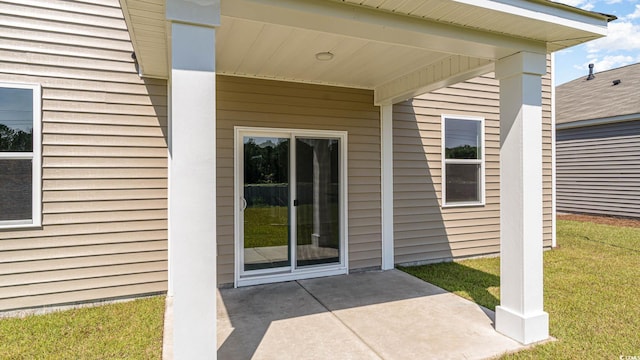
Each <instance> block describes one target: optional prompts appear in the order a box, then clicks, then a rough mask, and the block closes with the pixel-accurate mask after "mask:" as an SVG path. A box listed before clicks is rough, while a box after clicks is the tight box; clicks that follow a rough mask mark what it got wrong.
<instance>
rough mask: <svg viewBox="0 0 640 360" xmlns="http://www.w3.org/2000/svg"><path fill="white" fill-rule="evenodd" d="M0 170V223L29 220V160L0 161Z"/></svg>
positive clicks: (30, 201) (30, 173)
mask: <svg viewBox="0 0 640 360" xmlns="http://www.w3.org/2000/svg"><path fill="white" fill-rule="evenodd" d="M0 169H2V171H0V221H3V220H24V219H31V212H32V206H33V205H32V200H31V199H32V197H33V194H32V187H31V181H32V180H31V177H32V162H31V159H28V160H4V159H0Z"/></svg>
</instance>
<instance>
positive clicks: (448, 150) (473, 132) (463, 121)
mask: <svg viewBox="0 0 640 360" xmlns="http://www.w3.org/2000/svg"><path fill="white" fill-rule="evenodd" d="M483 123H484V121H483V119H482V118H477V119H476V118H455V117H452V118H449V117H445V116H443V130H444V131H443V142H442V144H443V149H442V154H443V162H444V168H443V170H444V171H443V177H444V179H443V185H444V186H443V194H442V195H443V204H444V205H480V204H482V203H484V199H483V196H484V195H483V193H484V191H483V189H484V178H483V173H484V172H483V166H484V161H483V160H484V159H483V156H484V155H483V154H482V151H483V150H482V149H483Z"/></svg>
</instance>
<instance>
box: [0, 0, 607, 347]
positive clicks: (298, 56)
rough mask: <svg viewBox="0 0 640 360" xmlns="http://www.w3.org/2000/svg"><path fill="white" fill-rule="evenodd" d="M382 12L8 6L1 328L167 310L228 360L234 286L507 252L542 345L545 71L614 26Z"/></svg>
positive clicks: (384, 7) (155, 4)
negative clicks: (17, 319) (225, 291)
mask: <svg viewBox="0 0 640 360" xmlns="http://www.w3.org/2000/svg"><path fill="white" fill-rule="evenodd" d="M375 4H377V5H375V6H373V5H371V6H370V5H369V2H367V1H365V2H363V1H355V0H345V1H327V0H295V1H293V0H280V1H277V0H261V1H256V0H222V1H219V0H218V1H216V0H208V1H192V0H120V1H117V0H99V1H84V0H77V1H56V0H32V1H29V2H23V1H14V0H0V13H2V16H1V17H0V36H1V37H2V39H3V40H2V42H0V57H1V60H0V61H1V63H0V95H1V96H0V109H1V110H2V111H0V114H2V115H0V116H1V117H0V124H3V125H5V127H3V128H2V130H0V131H1V132H0V134H1V136H2V138H1V139H2V141H3V142H2V143H0V144H2V145H0V146H2V148H0V169H1V171H0V199H3V201H2V205H0V310H3V311H4V310H13V309H21V308H30V307H40V306H48V305H56V304H65V303H75V302H82V301H93V300H98V299H107V298H118V297H131V296H137V295H141V294H149V293H159V292H165V291H167V292H168V294H169V296H172V297H173V304H174V305H173V306H174V307H173V311H174V329H173V333H174V341H173V344H174V352H175V353H174V354H175V355H176V357H177V358H180V359H183V358H184V359H187V358H210V357H214V356H215V349H216V347H215V346H214V342H215V338H216V337H215V336H216V335H215V329H216V305H215V304H216V303H215V292H216V287H217V286H228V285H235V286H245V285H251V284H259V283H268V282H277V281H286V280H294V279H301V278H309V277H317V276H329V275H337V274H346V273H348V272H350V271H361V270H366V269H383V270H387V269H392V268H393V267H394V266H395V264H405V263H422V262H435V261H445V260H451V259H457V258H464V257H470V256H480V255H495V254H498V253H500V254H501V261H502V270H503V271H502V275H501V292H502V293H501V305H500V306H499V307H498V308H497V311H496V329H497V330H498V331H500V332H502V333H504V334H506V335H508V336H510V337H512V338H514V339H516V340H518V341H520V342H523V343H531V342H535V341H539V340H543V339H546V338H547V337H548V315H547V314H546V313H545V312H544V310H543V306H542V294H543V291H542V250H543V246H546V247H549V246H550V245H551V242H552V237H553V213H552V203H551V201H552V196H551V194H552V188H551V184H552V166H551V152H552V146H551V145H552V142H551V133H552V128H551V106H552V104H551V81H550V76H549V74H548V69H549V65H550V64H549V62H548V57H549V56H548V55H549V54H550V53H551V52H553V51H556V50H560V49H563V48H566V47H570V46H573V45H577V44H579V43H582V42H584V41H587V40H589V39H595V38H598V37H601V36H604V35H605V34H606V29H607V22H608V21H610V20H611V19H612V17H610V16H606V15H602V14H598V13H593V12H588V11H583V10H580V9H576V8H573V7H569V6H565V5H561V4H557V3H554V2H546V1H542V2H541V1H512V2H509V3H504V2H498V1H482V2H480V1H479V2H473V1H472V2H468V3H465V2H457V1H441V0H439V1H436V2H433V1H404V0H402V1H399V0H398V1H396V0H389V1H385V2H383V3H382V2H379V1H378V2H375ZM25 185H26V186H25ZM4 199H11V200H4Z"/></svg>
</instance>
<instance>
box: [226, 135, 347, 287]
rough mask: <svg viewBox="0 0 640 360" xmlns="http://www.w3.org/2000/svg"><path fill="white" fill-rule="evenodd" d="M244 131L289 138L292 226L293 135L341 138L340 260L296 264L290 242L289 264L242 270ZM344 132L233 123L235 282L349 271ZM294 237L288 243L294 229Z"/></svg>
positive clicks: (242, 283) (291, 223) (245, 283)
mask: <svg viewBox="0 0 640 360" xmlns="http://www.w3.org/2000/svg"><path fill="white" fill-rule="evenodd" d="M246 135H251V136H265V137H283V138H289V139H291V142H290V144H291V145H290V148H289V162H290V164H291V165H290V166H289V172H290V175H289V184H290V186H289V193H290V194H291V196H289V208H290V209H291V212H290V215H289V226H290V227H292V228H294V229H295V226H296V224H295V221H296V207H295V206H293V201H294V200H295V196H293V194H295V192H296V181H295V180H296V179H295V171H294V170H295V167H294V165H293V164H295V156H296V154H295V146H294V145H295V139H296V138H306V137H313V138H333V139H336V138H337V139H339V141H340V155H339V162H340V164H339V167H340V175H339V178H340V194H339V196H340V211H339V214H340V262H339V263H336V264H326V265H324V264H323V265H313V266H305V267H303V268H297V267H296V253H295V249H296V247H295V246H290V248H289V252H290V259H291V264H290V266H288V267H282V268H278V269H266V270H258V271H255V270H254V271H250V272H245V271H244V266H243V265H244V244H243V240H244V237H243V231H244V227H243V222H244V217H243V216H244V213H243V211H242V210H243V203H242V198H243V186H242V184H243V182H244V181H243V180H244V156H242V154H243V144H244V142H243V138H244V136H246ZM347 178H348V177H347V132H346V131H331V130H306V129H282V128H262V127H244V126H236V127H234V253H235V256H234V267H235V271H234V286H235V287H239V286H248V285H257V284H265V283H274V282H282V281H291V280H299V279H308V278H314V277H321V276H332V275H342V274H347V273H348V272H349V266H348V264H349V261H348V254H349V251H348V241H347V239H348V234H347V229H348V224H347V214H348V212H347V188H348V183H347ZM291 233H292V236H293V238H292V239H290V244H295V243H296V241H295V240H296V239H295V231H292V232H291Z"/></svg>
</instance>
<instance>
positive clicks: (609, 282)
mask: <svg viewBox="0 0 640 360" xmlns="http://www.w3.org/2000/svg"><path fill="white" fill-rule="evenodd" d="M558 245H559V246H558V248H556V249H554V250H552V251H547V252H545V254H544V266H545V272H544V276H545V278H544V286H545V294H544V300H545V310H546V311H547V312H549V317H550V332H551V335H552V336H554V337H556V338H557V339H558V341H555V342H550V343H547V344H544V345H539V346H536V347H534V348H532V349H530V350H526V351H522V352H519V353H516V354H511V355H507V356H505V357H504V358H505V359H618V358H620V356H621V355H623V356H630V357H632V356H637V357H640V335H639V334H640V229H637V228H625V227H614V226H609V225H599V224H594V223H584V222H575V221H558ZM499 268H500V261H499V259H497V258H492V259H474V260H467V261H461V262H458V263H443V264H435V265H427V266H419V267H410V268H404V269H403V270H404V271H406V272H409V273H411V274H414V275H416V276H418V277H420V278H422V279H424V280H426V281H429V282H431V283H433V284H435V285H438V286H440V287H442V288H445V289H447V290H450V291H452V292H455V293H456V294H458V295H460V296H462V297H465V298H467V299H470V300H473V301H475V302H477V303H479V304H481V305H483V306H485V307H488V308H490V309H495V306H496V305H498V304H499V297H500V287H499V285H500V280H499V277H498V276H499V274H500V270H499Z"/></svg>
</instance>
